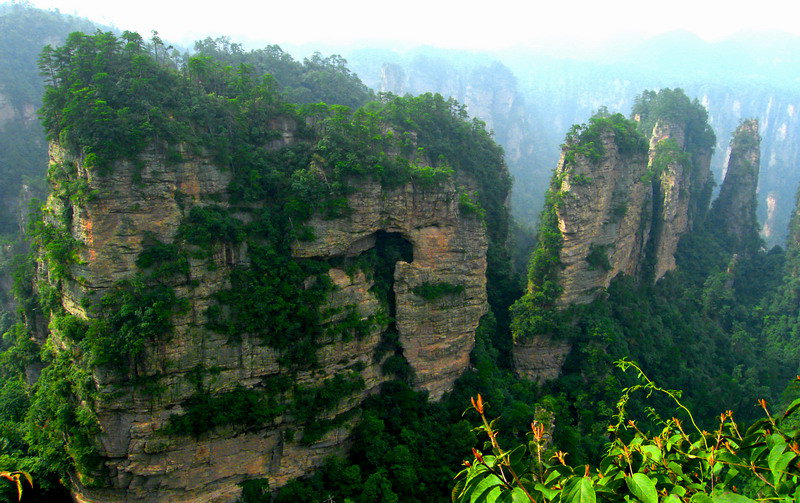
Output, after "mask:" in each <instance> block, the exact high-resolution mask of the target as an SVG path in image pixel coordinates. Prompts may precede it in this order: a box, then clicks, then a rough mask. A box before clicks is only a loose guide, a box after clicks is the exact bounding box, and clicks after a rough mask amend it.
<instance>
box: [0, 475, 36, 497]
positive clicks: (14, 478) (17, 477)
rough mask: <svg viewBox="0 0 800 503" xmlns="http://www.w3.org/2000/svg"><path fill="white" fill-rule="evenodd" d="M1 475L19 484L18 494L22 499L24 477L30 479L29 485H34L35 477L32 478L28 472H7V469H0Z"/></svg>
mask: <svg viewBox="0 0 800 503" xmlns="http://www.w3.org/2000/svg"><path fill="white" fill-rule="evenodd" d="M0 477H2V478H4V479H6V480H9V481H10V482H11V483H12V484H15V485H16V486H17V496H18V497H19V499H20V501H21V500H22V479H23V478H24V479H25V480H27V481H28V485H29V486H31V487H33V479H32V478H31V476H30V474H29V473H28V472H21V471H16V472H7V471H0Z"/></svg>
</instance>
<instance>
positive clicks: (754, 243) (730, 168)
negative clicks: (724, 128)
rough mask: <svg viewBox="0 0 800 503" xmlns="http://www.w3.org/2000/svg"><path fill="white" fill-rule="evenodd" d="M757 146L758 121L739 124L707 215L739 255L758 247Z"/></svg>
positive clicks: (749, 120) (758, 159) (759, 155)
mask: <svg viewBox="0 0 800 503" xmlns="http://www.w3.org/2000/svg"><path fill="white" fill-rule="evenodd" d="M760 145H761V137H760V136H759V134H758V120H756V119H748V120H744V121H742V123H741V124H739V127H737V128H736V131H734V133H733V138H732V139H731V144H730V154H729V156H728V164H727V171H726V172H725V180H724V181H723V182H722V187H721V188H720V192H719V197H718V198H717V200H716V201H715V202H714V208H713V211H712V215H711V218H712V220H713V222H714V223H715V224H716V225H717V226H718V229H719V230H720V231H722V232H724V233H725V234H726V235H727V237H728V238H730V239H731V240H732V243H731V244H732V246H733V249H734V250H735V251H737V252H739V253H750V252H753V251H755V250H756V249H757V247H758V246H759V245H760V241H759V236H758V229H759V225H758V219H757V218H756V206H757V204H758V199H757V190H758V172H759V166H760V163H761V154H760V151H761V149H760ZM790 239H791V237H790Z"/></svg>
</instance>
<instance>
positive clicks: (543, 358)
mask: <svg viewBox="0 0 800 503" xmlns="http://www.w3.org/2000/svg"><path fill="white" fill-rule="evenodd" d="M571 350H572V343H571V342H570V341H567V340H564V339H553V338H552V337H550V336H547V335H535V336H533V337H531V338H530V339H528V340H520V341H515V343H514V350H513V352H512V357H513V359H514V370H516V372H517V374H518V375H520V376H522V377H525V378H526V379H530V380H532V381H536V382H546V381H552V380H553V379H557V378H558V377H559V376H560V375H561V367H562V366H563V365H564V361H565V360H566V359H567V355H569V352H570V351H571Z"/></svg>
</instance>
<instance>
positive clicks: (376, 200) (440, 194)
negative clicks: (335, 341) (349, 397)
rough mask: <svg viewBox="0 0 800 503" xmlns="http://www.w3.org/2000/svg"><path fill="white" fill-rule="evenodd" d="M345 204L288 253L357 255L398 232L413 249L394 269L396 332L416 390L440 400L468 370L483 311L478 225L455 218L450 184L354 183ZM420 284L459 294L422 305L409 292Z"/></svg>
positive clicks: (482, 243) (483, 243) (483, 244)
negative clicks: (456, 289) (388, 186)
mask: <svg viewBox="0 0 800 503" xmlns="http://www.w3.org/2000/svg"><path fill="white" fill-rule="evenodd" d="M348 203H349V206H350V207H351V208H352V209H353V210H354V211H353V214H352V215H351V216H350V217H348V218H343V219H337V220H324V219H322V218H320V217H317V218H315V219H313V220H312V221H311V225H312V226H313V227H314V229H315V234H316V235H317V236H318V238H317V239H316V240H315V241H313V242H310V243H297V244H296V245H295V248H294V254H295V255H296V256H298V257H332V256H337V255H347V254H355V253H358V252H360V251H362V248H363V247H364V246H370V245H369V243H371V242H374V240H375V233H376V232H377V231H385V232H395V233H399V234H400V235H401V236H402V237H403V238H405V239H406V240H407V241H409V242H410V243H411V245H412V246H413V257H414V259H413V262H411V263H406V262H398V264H397V267H396V269H395V287H394V288H395V295H396V309H397V313H396V318H397V329H398V331H399V333H400V342H401V344H402V346H403V354H404V356H405V357H406V359H407V360H408V362H409V363H410V364H411V367H412V368H413V369H414V371H415V374H416V381H415V382H416V384H417V386H418V387H420V388H423V389H425V390H427V391H428V392H429V393H430V395H431V397H432V398H433V399H438V398H439V397H441V396H442V394H443V393H445V392H446V391H449V390H450V388H451V387H452V384H453V382H454V381H455V379H456V378H457V377H458V376H459V375H461V374H462V373H463V371H464V369H465V368H466V367H467V366H468V364H469V353H470V352H471V351H472V348H473V346H474V334H475V329H476V328H477V326H478V320H479V319H480V317H481V316H483V315H484V314H485V313H486V310H487V299H486V248H487V246H488V245H487V238H486V233H485V228H484V224H483V222H482V221H481V220H480V219H477V218H464V217H462V216H461V215H460V212H459V208H458V193H457V191H456V188H455V187H454V186H453V184H452V183H448V184H445V186H443V187H438V188H435V189H428V188H421V187H415V186H414V185H413V184H407V185H404V186H402V187H399V188H397V189H394V190H389V191H386V190H383V189H381V187H380V184H378V183H374V182H371V183H360V184H357V185H356V191H355V193H354V194H352V195H351V196H349V198H348ZM426 282H427V283H437V282H444V283H450V284H453V285H461V286H463V287H464V289H463V291H462V292H461V293H458V294H452V295H447V296H444V297H442V298H439V299H434V300H425V299H423V298H421V297H419V296H417V295H415V294H414V293H413V292H412V289H413V288H414V287H417V286H421V285H422V284H423V283H426Z"/></svg>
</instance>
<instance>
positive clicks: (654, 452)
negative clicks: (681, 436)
mask: <svg viewBox="0 0 800 503" xmlns="http://www.w3.org/2000/svg"><path fill="white" fill-rule="evenodd" d="M642 453H643V454H644V455H645V456H646V457H648V458H650V459H651V460H653V461H654V462H656V463H658V462H659V461H661V449H659V448H658V447H656V446H655V445H643V446H642Z"/></svg>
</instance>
